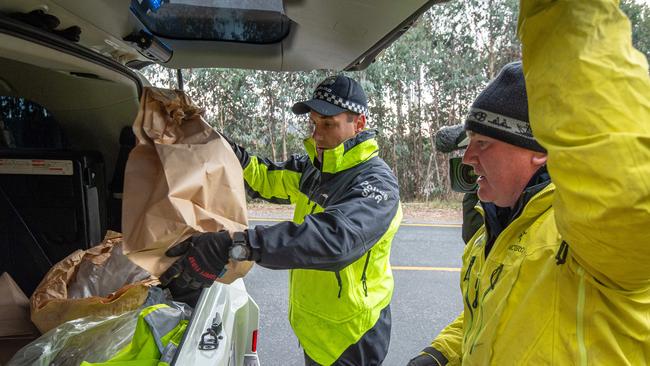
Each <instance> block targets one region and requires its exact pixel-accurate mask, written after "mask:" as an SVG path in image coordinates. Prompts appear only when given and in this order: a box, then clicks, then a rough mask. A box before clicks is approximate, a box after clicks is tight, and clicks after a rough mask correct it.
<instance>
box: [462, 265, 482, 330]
mask: <svg viewBox="0 0 650 366" xmlns="http://www.w3.org/2000/svg"><path fill="white" fill-rule="evenodd" d="M475 261H476V256H475V255H474V256H472V258H471V259H470V260H469V265H468V266H467V271H465V276H464V277H463V281H469V280H470V277H471V276H470V273H471V271H472V267H473V266H474V262H475ZM477 281H478V279H477ZM464 297H465V299H464V300H465V305H466V306H467V309H468V310H469V326H468V327H467V332H465V335H464V336H463V341H467V339H466V338H467V336H468V335H469V334H470V331H471V329H472V325H473V324H474V310H472V309H473V307H472V304H471V302H470V301H469V284H468V285H467V287H466V289H465V296H464Z"/></svg>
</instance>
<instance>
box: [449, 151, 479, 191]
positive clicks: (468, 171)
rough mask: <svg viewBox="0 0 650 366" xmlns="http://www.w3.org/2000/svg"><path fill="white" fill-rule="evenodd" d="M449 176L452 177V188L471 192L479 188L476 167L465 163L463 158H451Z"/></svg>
mask: <svg viewBox="0 0 650 366" xmlns="http://www.w3.org/2000/svg"><path fill="white" fill-rule="evenodd" d="M449 176H450V178H451V189H452V190H454V191H456V192H461V193H470V192H475V191H476V189H477V188H478V186H477V184H476V179H478V176H477V175H476V174H475V173H474V168H472V167H471V166H470V165H467V164H463V162H462V158H451V159H449Z"/></svg>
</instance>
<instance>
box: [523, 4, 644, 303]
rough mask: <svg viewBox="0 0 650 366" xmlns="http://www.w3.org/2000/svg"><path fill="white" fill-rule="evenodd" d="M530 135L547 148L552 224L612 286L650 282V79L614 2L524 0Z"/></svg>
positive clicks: (591, 270) (590, 270)
mask: <svg viewBox="0 0 650 366" xmlns="http://www.w3.org/2000/svg"><path fill="white" fill-rule="evenodd" d="M519 35H520V38H521V40H522V44H523V65H524V73H525V77H526V88H527V92H528V101H529V114H530V121H531V125H532V129H533V134H534V135H535V137H536V138H537V140H538V141H539V142H540V144H541V145H542V146H544V147H545V148H546V149H547V150H548V170H549V172H550V175H551V178H552V180H553V182H554V183H555V185H556V187H557V191H556V192H557V193H556V195H555V198H554V202H553V206H554V208H555V216H556V221H557V226H558V230H559V232H560V234H561V235H562V238H563V239H564V240H565V241H566V242H567V243H568V245H569V248H570V250H571V251H572V255H573V256H574V257H575V258H576V260H577V261H578V262H579V263H580V265H581V266H583V267H584V268H585V269H586V270H587V272H588V273H589V274H591V275H592V276H594V277H595V278H596V279H597V280H598V281H600V282H601V283H604V284H605V285H607V286H608V287H611V288H620V289H627V290H638V289H643V288H647V287H648V285H650V265H649V264H648V263H650V245H648V243H650V78H649V77H648V64H647V61H646V60H645V58H644V56H643V55H642V54H641V53H639V52H637V51H636V50H635V49H634V48H633V47H632V44H631V31H630V24H629V21H628V20H627V18H626V17H625V15H624V14H623V13H622V12H621V11H620V10H619V8H618V2H617V1H615V0H575V1H549V0H531V1H526V0H523V1H522V2H521V14H520V18H519Z"/></svg>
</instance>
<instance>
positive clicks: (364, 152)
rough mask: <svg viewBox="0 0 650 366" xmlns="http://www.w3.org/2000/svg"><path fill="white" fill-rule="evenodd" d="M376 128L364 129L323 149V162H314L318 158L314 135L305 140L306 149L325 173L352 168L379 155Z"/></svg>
mask: <svg viewBox="0 0 650 366" xmlns="http://www.w3.org/2000/svg"><path fill="white" fill-rule="evenodd" d="M376 134H377V132H376V131H375V130H364V131H361V132H359V133H358V134H356V135H355V136H354V137H352V138H349V139H347V140H345V141H344V142H342V143H341V144H339V145H338V146H336V147H334V148H332V149H327V150H325V151H323V161H322V164H318V163H314V162H315V159H316V142H315V141H314V139H313V138H312V137H310V138H308V139H305V140H304V145H305V150H307V154H308V155H309V159H310V160H311V162H312V164H314V165H315V166H321V171H322V172H323V173H330V174H334V173H338V172H341V171H344V170H346V169H350V168H352V167H354V166H356V165H359V164H361V163H363V162H364V161H366V160H369V159H371V158H373V157H375V156H377V154H378V152H379V146H378V145H377V140H376V139H375V136H376Z"/></svg>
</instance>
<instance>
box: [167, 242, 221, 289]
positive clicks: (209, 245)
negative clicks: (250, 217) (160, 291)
mask: <svg viewBox="0 0 650 366" xmlns="http://www.w3.org/2000/svg"><path fill="white" fill-rule="evenodd" d="M231 246H232V239H231V238H230V234H228V232H226V231H219V232H216V233H201V234H197V235H194V236H192V237H191V238H189V239H187V240H185V241H184V242H182V243H179V244H177V245H175V246H173V247H171V248H169V249H168V250H167V251H166V252H165V255H166V256H168V257H178V256H182V257H181V258H180V259H178V260H177V261H176V262H175V263H174V264H172V266H171V267H169V269H167V271H165V273H163V274H162V275H161V276H160V282H161V284H162V285H163V286H164V287H173V288H180V289H184V288H189V289H198V288H202V287H209V286H211V285H212V283H214V280H216V279H217V278H218V277H221V276H222V275H223V273H224V272H225V270H224V267H225V266H226V263H228V250H229V249H230V247H231Z"/></svg>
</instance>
